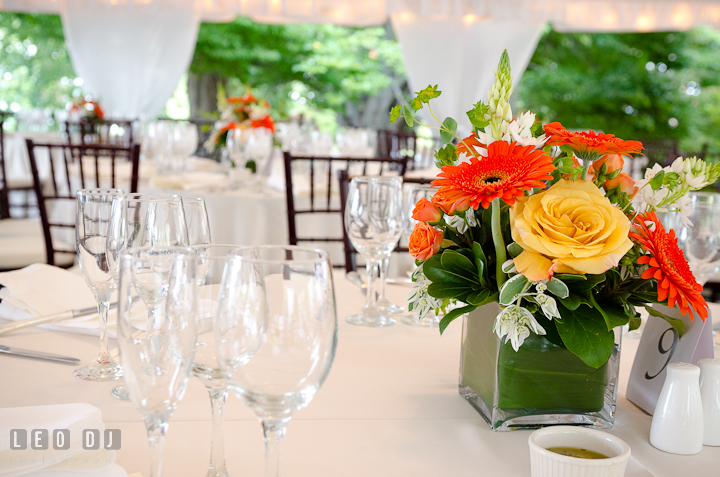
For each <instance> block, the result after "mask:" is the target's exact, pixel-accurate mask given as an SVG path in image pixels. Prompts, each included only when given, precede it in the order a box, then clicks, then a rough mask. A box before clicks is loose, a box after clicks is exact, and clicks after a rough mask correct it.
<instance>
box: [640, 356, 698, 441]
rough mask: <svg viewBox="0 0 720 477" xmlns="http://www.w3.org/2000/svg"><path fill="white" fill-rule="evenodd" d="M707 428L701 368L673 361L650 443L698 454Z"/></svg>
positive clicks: (651, 427)
mask: <svg viewBox="0 0 720 477" xmlns="http://www.w3.org/2000/svg"><path fill="white" fill-rule="evenodd" d="M703 432H704V430H703V407H702V399H701V398H700V368H698V367H697V366H695V365H694V364H690V363H670V364H668V366H667V376H666V377H665V384H663V388H662V391H660V398H659V399H658V403H657V407H656V408H655V414H654V415H653V420H652V425H651V426H650V444H652V445H653V446H654V447H656V448H658V449H660V450H661V451H664V452H669V453H671V454H685V455H691V454H697V453H698V452H700V451H701V450H702V448H703Z"/></svg>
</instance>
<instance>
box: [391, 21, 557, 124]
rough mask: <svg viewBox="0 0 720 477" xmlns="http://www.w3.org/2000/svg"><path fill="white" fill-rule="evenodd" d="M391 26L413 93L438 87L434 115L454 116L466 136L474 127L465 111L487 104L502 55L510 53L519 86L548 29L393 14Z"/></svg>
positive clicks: (515, 79) (506, 23)
mask: <svg viewBox="0 0 720 477" xmlns="http://www.w3.org/2000/svg"><path fill="white" fill-rule="evenodd" d="M392 23H393V28H394V29H395V34H396V36H397V38H398V41H399V42H400V46H401V48H402V52H403V57H404V58H405V68H406V69H407V74H408V79H409V82H410V87H411V88H412V90H413V91H419V90H420V89H422V88H425V87H426V86H428V85H438V89H439V90H440V91H442V95H441V96H440V97H439V98H437V99H434V100H433V102H432V108H433V112H434V113H435V115H436V116H437V117H438V118H439V119H440V120H441V121H442V120H443V119H445V118H446V117H447V116H450V117H452V118H453V119H455V120H456V121H458V125H459V126H461V127H462V128H463V129H464V132H466V133H467V132H469V131H470V128H471V126H470V121H469V120H468V119H467V116H466V115H465V112H466V111H467V110H469V109H470V108H471V107H472V105H473V104H475V103H476V102H477V101H480V100H483V101H487V92H488V90H489V89H490V88H491V87H492V84H493V81H494V78H495V68H496V67H497V62H498V60H499V58H500V55H501V54H502V52H503V50H504V49H506V48H507V50H508V54H509V55H510V66H511V68H512V73H513V79H514V81H515V82H516V84H517V80H519V79H520V76H521V75H522V73H523V71H525V68H527V65H528V62H529V61H530V58H531V57H532V54H533V52H534V51H535V47H536V46H537V43H538V40H539V39H540V35H541V34H542V30H543V26H544V23H541V22H533V23H527V22H509V21H505V22H496V21H472V22H470V21H467V20H462V19H459V18H452V19H447V20H432V19H425V18H421V17H414V16H412V17H409V16H403V15H393V16H392ZM428 116H429V114H427V113H424V116H423V117H424V118H426V120H427V121H430V124H433V125H434V122H435V121H434V119H432V117H428Z"/></svg>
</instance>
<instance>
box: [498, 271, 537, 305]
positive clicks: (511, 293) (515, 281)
mask: <svg viewBox="0 0 720 477" xmlns="http://www.w3.org/2000/svg"><path fill="white" fill-rule="evenodd" d="M528 288H530V282H529V281H528V279H527V278H525V275H521V274H518V275H515V276H514V277H512V278H511V279H510V280H508V281H506V282H505V284H504V285H503V286H502V288H501V289H500V304H501V305H509V304H510V303H512V302H513V301H514V300H515V297H516V296H518V295H519V294H520V293H525V291H527V289H528Z"/></svg>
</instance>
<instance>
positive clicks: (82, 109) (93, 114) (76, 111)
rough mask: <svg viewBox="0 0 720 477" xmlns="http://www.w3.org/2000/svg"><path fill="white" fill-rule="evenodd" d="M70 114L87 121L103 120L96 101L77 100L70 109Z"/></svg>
mask: <svg viewBox="0 0 720 477" xmlns="http://www.w3.org/2000/svg"><path fill="white" fill-rule="evenodd" d="M70 114H71V115H73V116H77V117H78V119H79V118H85V119H87V120H89V121H92V120H102V119H105V113H104V112H103V110H102V108H101V107H100V105H99V104H98V103H97V101H92V100H86V99H85V98H78V99H77V100H75V102H74V103H73V105H72V106H71V107H70Z"/></svg>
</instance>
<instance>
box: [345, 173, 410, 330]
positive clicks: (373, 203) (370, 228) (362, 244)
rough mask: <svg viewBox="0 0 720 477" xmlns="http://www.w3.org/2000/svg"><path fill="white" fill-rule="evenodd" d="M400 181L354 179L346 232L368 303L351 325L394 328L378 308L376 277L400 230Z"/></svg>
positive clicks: (350, 190)
mask: <svg viewBox="0 0 720 477" xmlns="http://www.w3.org/2000/svg"><path fill="white" fill-rule="evenodd" d="M402 207H403V206H402V178H401V177H385V176H363V177H355V178H353V180H352V181H351V182H350V188H349V190H348V198H347V204H346V205H345V228H346V229H347V234H348V238H349V239H350V242H351V243H352V244H353V246H354V247H355V249H356V250H357V251H358V252H359V253H360V254H361V255H362V256H363V257H364V258H365V263H366V265H365V266H366V268H367V274H368V279H367V284H368V286H367V291H366V293H367V302H366V303H365V306H364V307H363V309H362V311H361V312H360V313H359V314H357V315H353V316H349V317H348V318H346V321H347V322H348V323H350V324H353V325H360V326H390V325H394V324H395V320H394V319H392V318H391V317H390V316H388V314H387V313H386V312H384V311H383V310H382V309H381V308H380V307H378V304H377V298H376V291H375V287H376V284H375V277H376V276H377V275H378V268H379V267H380V266H381V261H382V260H383V259H385V258H389V257H390V254H391V253H392V251H393V250H394V249H395V245H396V244H397V242H398V240H399V239H400V235H401V234H402V230H403V211H402Z"/></svg>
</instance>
